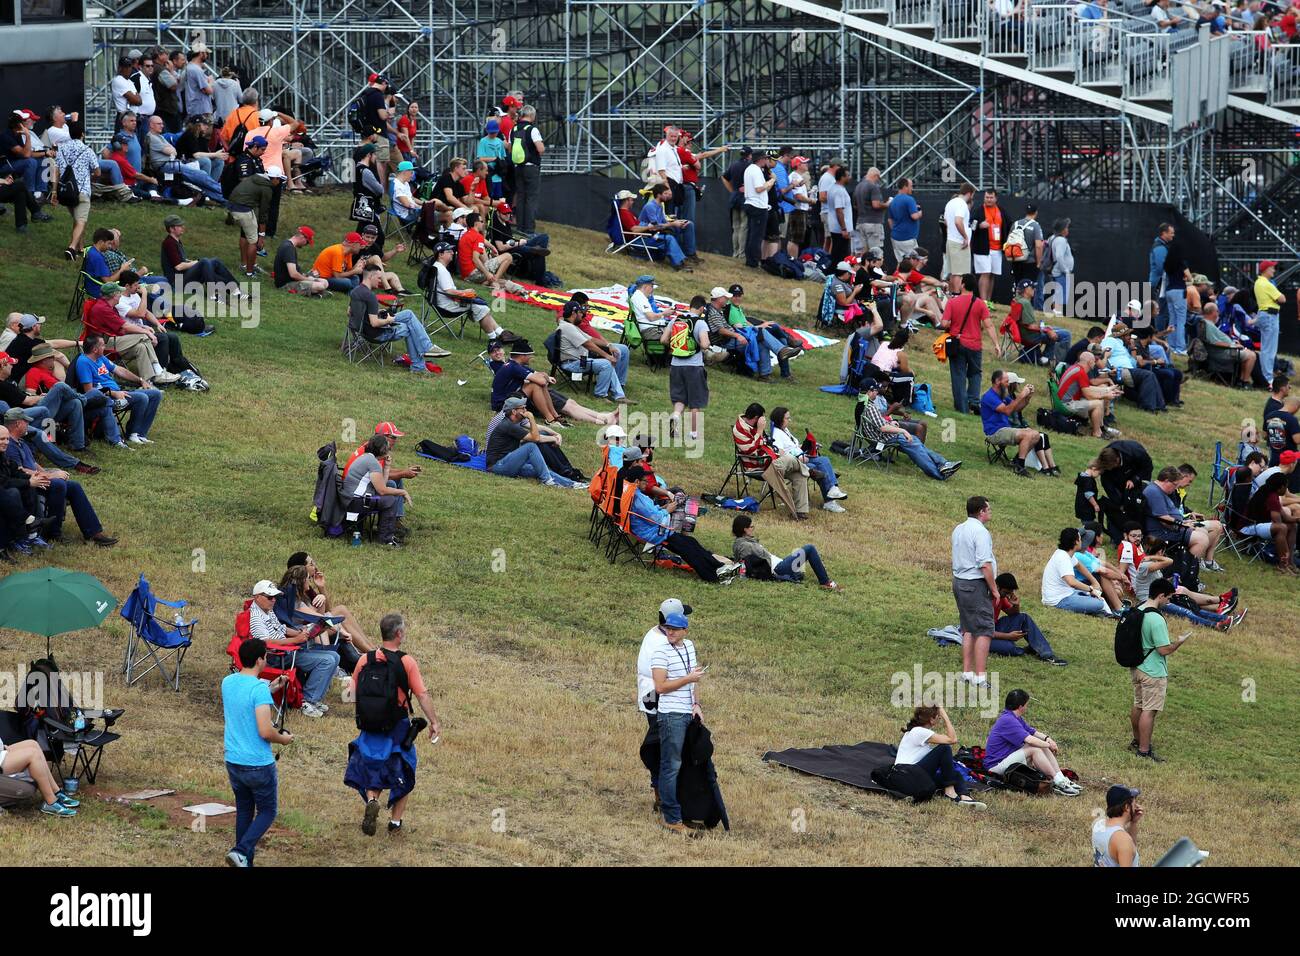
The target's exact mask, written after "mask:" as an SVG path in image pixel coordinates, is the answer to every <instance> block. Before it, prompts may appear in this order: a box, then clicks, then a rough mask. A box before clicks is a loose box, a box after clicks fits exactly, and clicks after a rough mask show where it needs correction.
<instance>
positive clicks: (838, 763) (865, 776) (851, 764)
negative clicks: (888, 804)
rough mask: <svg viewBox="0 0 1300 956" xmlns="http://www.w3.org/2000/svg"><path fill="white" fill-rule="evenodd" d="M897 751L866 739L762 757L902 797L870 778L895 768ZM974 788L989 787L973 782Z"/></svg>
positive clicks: (841, 781) (769, 753)
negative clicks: (881, 768) (886, 769)
mask: <svg viewBox="0 0 1300 956" xmlns="http://www.w3.org/2000/svg"><path fill="white" fill-rule="evenodd" d="M895 756H897V750H896V748H895V747H894V746H893V744H882V743H877V742H875V741H869V740H868V741H863V742H862V743H860V744H831V745H829V746H827V747H810V748H807V749H802V750H801V749H797V748H796V749H791V750H779V751H777V750H769V751H768V752H767V753H765V754H763V759H764V760H765V761H767V762H769V763H775V764H779V765H780V766H782V767H789V768H790V769H791V770H798V771H799V772H800V773H807V774H811V775H812V776H814V777H824V778H825V779H827V780H835V781H837V782H839V783H847V784H848V785H849V786H850V787H857V788H858V789H860V790H873V791H875V792H876V793H887V794H889V795H890V796H891V797H894V798H895V799H903V798H904V797H905V794H902V793H898V792H896V791H893V790H889V789H888V788H886V787H882V786H881V785H880V784H878V783H876V781H874V780H872V779H871V771H873V770H875V769H876V768H877V767H892V766H893V765H894V757H895ZM970 788H971V789H972V790H984V789H987V788H985V787H983V786H981V785H979V784H975V783H972V784H971V785H970Z"/></svg>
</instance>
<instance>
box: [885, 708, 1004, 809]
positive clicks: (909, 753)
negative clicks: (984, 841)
mask: <svg viewBox="0 0 1300 956" xmlns="http://www.w3.org/2000/svg"><path fill="white" fill-rule="evenodd" d="M941 717H942V718H943V729H944V732H943V733H941V734H936V733H935V732H934V730H933V728H934V722H935V721H936V720H937V719H939V718H941ZM956 745H957V731H955V730H953V729H952V721H951V720H949V719H948V712H947V711H946V710H944V709H943V708H942V707H918V708H916V710H914V711H912V719H911V720H909V721H908V722H907V726H906V727H904V728H903V739H902V740H900V741H899V742H898V756H896V757H895V758H894V765H895V766H898V765H900V764H902V765H908V764H914V765H916V766H918V767H920V768H921V769H922V770H924V771H926V773H928V774H930V775H931V776H932V777H934V778H935V780H937V781H938V784H939V786H941V787H943V793H944V796H946V797H947V798H948V799H949V800H951V801H952V802H953V803H955V804H957V805H958V806H961V807H965V808H966V809H968V810H986V809H988V808H987V806H985V805H984V804H982V803H980V802H979V801H978V800H976V799H975V798H974V797H972V796H971V795H970V793H969V790H970V788H969V787H967V786H966V778H965V777H963V776H962V775H961V774H960V773H959V772H958V771H957V768H956V767H955V766H954V765H953V762H952V748H953V747H955V746H956Z"/></svg>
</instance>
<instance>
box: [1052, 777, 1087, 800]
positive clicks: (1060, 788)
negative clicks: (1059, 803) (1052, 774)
mask: <svg viewBox="0 0 1300 956" xmlns="http://www.w3.org/2000/svg"><path fill="white" fill-rule="evenodd" d="M1052 793H1054V794H1056V795H1057V796H1058V797H1077V796H1078V795H1079V794H1081V793H1083V788H1082V787H1080V786H1078V785H1076V784H1075V783H1073V782H1072V781H1070V780H1065V781H1063V782H1057V781H1053V783H1052Z"/></svg>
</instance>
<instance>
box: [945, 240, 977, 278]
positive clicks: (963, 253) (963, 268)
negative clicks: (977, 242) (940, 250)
mask: <svg viewBox="0 0 1300 956" xmlns="http://www.w3.org/2000/svg"><path fill="white" fill-rule="evenodd" d="M944 251H945V253H946V260H945V261H946V262H947V267H948V275H950V276H951V275H959V276H964V275H966V274H967V273H969V272H970V260H971V254H970V246H963V245H962V244H961V243H960V242H953V241H952V240H951V239H949V240H948V245H947V247H946V248H945V250H944Z"/></svg>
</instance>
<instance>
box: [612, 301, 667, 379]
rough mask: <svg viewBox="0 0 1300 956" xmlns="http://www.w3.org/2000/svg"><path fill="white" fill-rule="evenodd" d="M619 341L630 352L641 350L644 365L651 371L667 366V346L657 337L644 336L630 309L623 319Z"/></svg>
mask: <svg viewBox="0 0 1300 956" xmlns="http://www.w3.org/2000/svg"><path fill="white" fill-rule="evenodd" d="M619 341H620V342H621V343H623V344H624V345H626V346H627V347H628V348H629V349H631V350H632V351H636V350H637V349H638V348H639V349H641V351H642V352H644V353H645V364H646V366H647V367H648V368H649V369H650V370H651V371H657V370H659V369H661V368H664V367H665V366H667V365H668V359H669V355H668V346H666V345H664V344H663V343H662V342H660V341H659V338H658V336H654V335H650V336H647V335H645V334H644V332H643V330H642V328H641V323H639V322H638V321H637V320H636V316H635V315H634V314H633V312H632V310H631V309H628V312H627V316H626V317H625V318H624V319H623V334H622V336H621V337H620V338H619Z"/></svg>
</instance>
